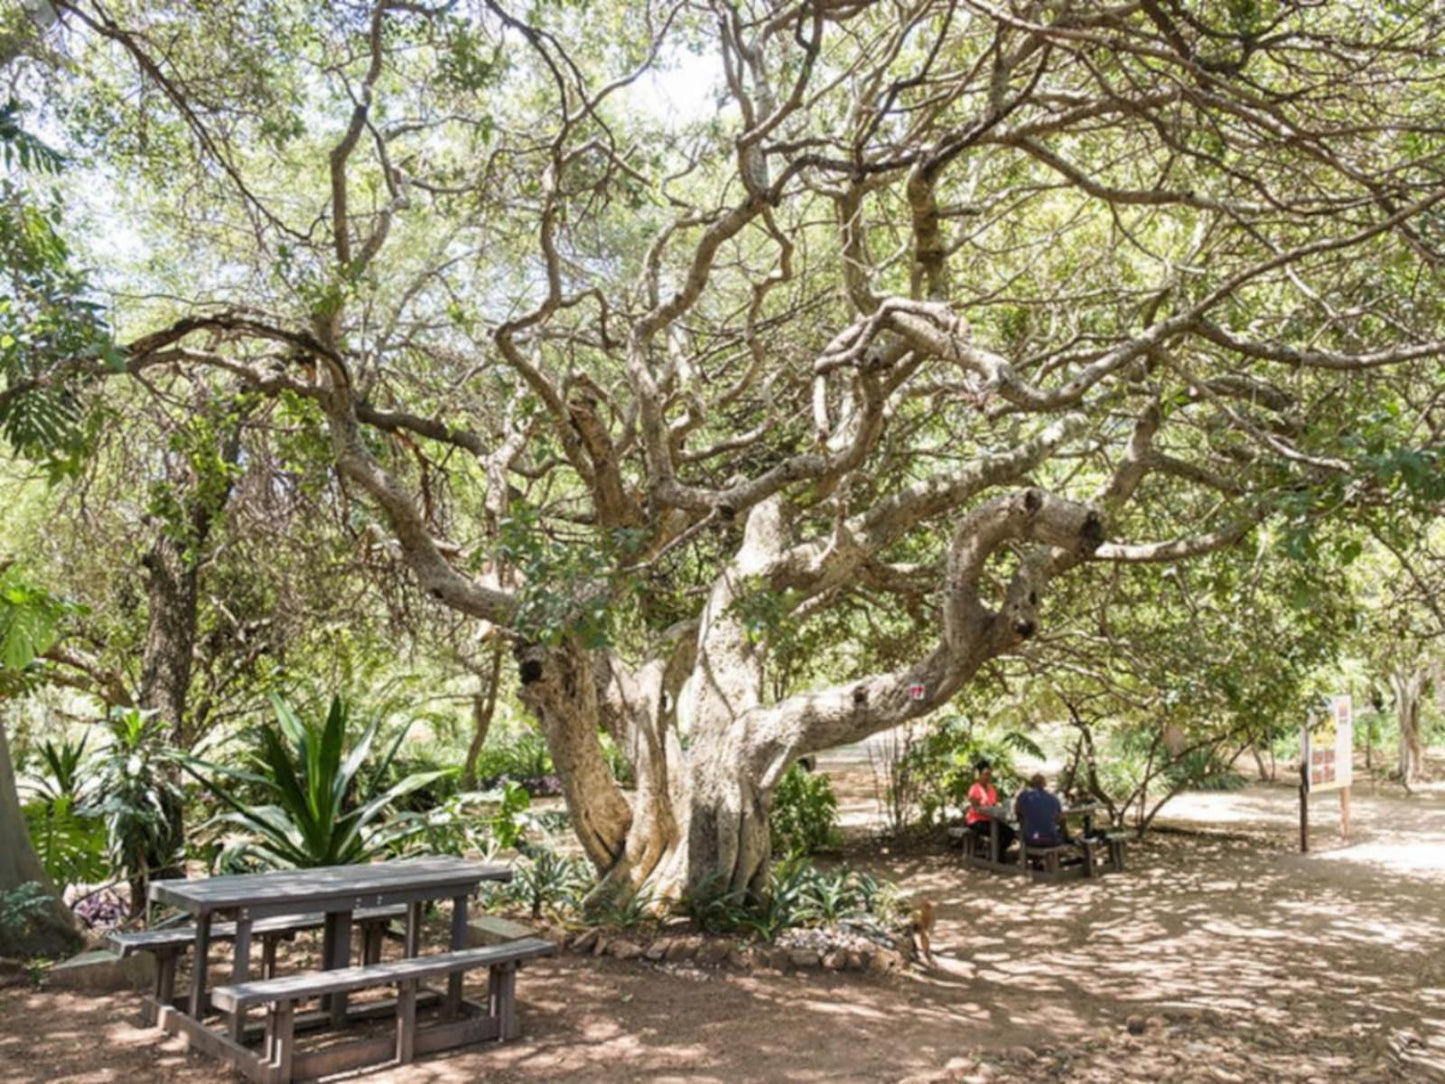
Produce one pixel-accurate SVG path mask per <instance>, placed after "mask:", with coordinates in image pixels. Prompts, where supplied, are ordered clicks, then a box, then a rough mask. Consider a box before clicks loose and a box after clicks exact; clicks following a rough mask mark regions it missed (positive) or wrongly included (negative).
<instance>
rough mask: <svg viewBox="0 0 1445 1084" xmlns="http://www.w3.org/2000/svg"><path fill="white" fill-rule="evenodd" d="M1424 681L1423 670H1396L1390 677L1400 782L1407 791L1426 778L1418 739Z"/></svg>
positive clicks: (1423, 754) (1422, 751)
mask: <svg viewBox="0 0 1445 1084" xmlns="http://www.w3.org/2000/svg"><path fill="white" fill-rule="evenodd" d="M1425 679H1426V674H1425V671H1423V670H1408V671H1407V670H1396V671H1395V672H1394V673H1392V674H1391V675H1390V684H1391V685H1393V686H1394V689H1395V714H1396V716H1397V717H1398V718H1399V720H1400V759H1399V771H1400V781H1401V782H1402V783H1404V784H1405V786H1407V787H1408V786H1410V785H1411V784H1412V783H1418V782H1420V781H1421V780H1422V779H1424V777H1425V748H1424V744H1423V742H1422V740H1421V736H1420V702H1421V700H1422V699H1423V698H1424V693H1425Z"/></svg>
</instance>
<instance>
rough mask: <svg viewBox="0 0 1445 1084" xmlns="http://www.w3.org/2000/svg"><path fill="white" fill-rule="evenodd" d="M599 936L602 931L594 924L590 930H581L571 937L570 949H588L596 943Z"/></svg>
mask: <svg viewBox="0 0 1445 1084" xmlns="http://www.w3.org/2000/svg"><path fill="white" fill-rule="evenodd" d="M601 936H602V931H601V930H599V929H597V928H596V927H595V926H594V927H593V928H592V929H590V930H583V931H582V932H581V933H579V934H578V935H577V936H576V937H574V938H572V951H573V952H587V951H589V950H590V949H591V948H592V946H593V945H595V944H597V939H598V938H599V937H601Z"/></svg>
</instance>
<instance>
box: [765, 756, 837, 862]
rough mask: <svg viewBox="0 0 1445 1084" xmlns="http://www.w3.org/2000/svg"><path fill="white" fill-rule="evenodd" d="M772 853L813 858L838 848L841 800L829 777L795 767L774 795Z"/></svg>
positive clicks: (769, 824)
mask: <svg viewBox="0 0 1445 1084" xmlns="http://www.w3.org/2000/svg"><path fill="white" fill-rule="evenodd" d="M768 826H769V829H770V831H771V833H772V843H773V853H774V854H779V855H788V854H812V853H814V852H815V851H821V850H826V849H828V848H830V847H836V846H837V844H838V798H837V796H836V795H835V794H834V793H833V784H832V783H831V782H830V781H829V779H828V777H827V776H826V775H822V774H820V773H817V772H808V771H804V770H803V768H802V766H801V765H799V764H794V765H793V766H792V767H791V768H789V769H788V771H787V774H786V775H784V776H783V779H782V782H780V783H779V784H778V786H777V789H776V790H775V791H773V808H772V811H771V812H770V813H769V815H768Z"/></svg>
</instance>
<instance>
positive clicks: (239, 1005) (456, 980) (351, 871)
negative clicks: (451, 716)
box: [113, 858, 552, 1084]
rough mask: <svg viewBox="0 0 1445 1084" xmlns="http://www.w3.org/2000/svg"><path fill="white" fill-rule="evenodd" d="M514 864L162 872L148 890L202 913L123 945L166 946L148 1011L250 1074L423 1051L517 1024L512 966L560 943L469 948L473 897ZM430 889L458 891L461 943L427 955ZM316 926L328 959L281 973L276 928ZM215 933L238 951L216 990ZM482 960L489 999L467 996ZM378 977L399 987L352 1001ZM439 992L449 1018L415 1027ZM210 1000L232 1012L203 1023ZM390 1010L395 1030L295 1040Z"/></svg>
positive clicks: (454, 912)
mask: <svg viewBox="0 0 1445 1084" xmlns="http://www.w3.org/2000/svg"><path fill="white" fill-rule="evenodd" d="M511 875H512V873H511V870H510V869H509V868H507V867H506V866H498V865H485V864H482V863H479V862H470V861H466V860H464V859H460V858H420V859H403V860H399V861H393V862H381V863H376V864H372V865H359V866H332V867H324V868H320V869H302V870H278V871H276V872H273V873H258V874H246V875H243V876H235V877H212V878H209V879H198V880H172V881H156V882H153V883H152V884H151V886H150V899H151V902H153V903H157V902H158V903H163V904H167V905H169V906H172V907H174V908H176V909H177V910H180V911H181V912H183V913H184V914H187V915H189V916H191V917H192V919H193V920H194V924H193V925H191V926H185V927H179V928H176V929H162V930H148V931H145V932H143V933H138V934H123V935H118V937H117V938H116V939H114V940H113V944H115V946H116V948H117V949H118V950H119V951H120V952H121V953H122V954H128V953H131V952H142V951H145V952H155V953H157V955H158V956H160V957H161V960H162V962H163V966H162V967H161V968H159V969H158V976H157V986H156V991H155V994H154V996H152V997H148V998H146V999H145V1015H146V1018H147V1020H148V1021H149V1022H152V1023H155V1024H157V1025H158V1026H160V1027H161V1028H163V1029H165V1030H166V1031H168V1032H170V1033H171V1034H173V1035H179V1036H181V1037H183V1038H184V1039H185V1040H186V1041H187V1042H188V1043H189V1044H190V1045H193V1046H195V1047H197V1048H198V1049H201V1050H204V1051H206V1052H208V1053H210V1054H212V1055H214V1056H217V1057H220V1058H222V1059H224V1060H225V1061H227V1062H229V1063H230V1064H231V1065H233V1066H234V1067H235V1068H237V1069H239V1070H240V1071H241V1072H242V1073H243V1074H245V1075H246V1076H247V1077H249V1078H250V1079H251V1080H254V1081H257V1082H264V1084H278V1082H282V1081H290V1080H292V1079H295V1078H296V1077H297V1076H315V1075H321V1074H322V1073H335V1072H342V1071H345V1070H348V1069H356V1068H361V1067H362V1066H366V1065H370V1064H373V1063H375V1062H377V1061H384V1060H387V1059H389V1058H392V1057H396V1056H400V1055H402V1054H405V1055H406V1056H407V1057H411V1056H412V1055H413V1054H414V1053H416V1052H418V1051H421V1052H426V1051H432V1050H440V1049H444V1048H446V1047H450V1046H456V1045H461V1044H463V1043H471V1042H477V1041H480V1040H482V1039H486V1038H496V1039H506V1038H511V1037H514V1036H515V1023H514V1020H515V1007H514V1005H515V1001H514V999H515V992H514V991H515V985H514V984H515V972H516V969H517V967H519V966H520V965H521V963H522V962H523V961H524V960H527V959H531V958H533V957H535V956H538V955H543V954H545V953H547V952H550V951H552V946H551V945H550V944H548V943H547V942H537V941H535V939H531V940H529V941H528V942H526V943H523V942H512V943H510V944H507V945H499V946H492V947H491V948H489V949H486V950H477V951H475V952H470V951H468V950H467V948H466V941H467V901H468V897H470V896H471V895H472V894H473V893H474V892H475V891H476V889H477V887H478V886H479V885H480V884H481V883H482V882H483V881H506V880H510V879H511ZM432 900H451V904H452V906H451V928H450V934H451V937H450V945H449V948H450V950H451V951H450V952H446V953H442V954H440V955H437V956H422V955H421V921H422V908H423V907H424V905H425V904H426V903H427V902H428V901H432ZM403 916H404V917H405V919H406V930H405V934H404V936H403V938H402V941H403V959H402V960H399V961H392V962H389V963H387V962H382V961H381V941H382V935H383V933H384V932H385V930H386V928H387V925H388V924H389V923H390V922H391V921H392V920H393V919H395V918H400V917H403ZM221 919H227V920H228V921H221ZM317 926H319V927H320V928H321V930H322V932H323V937H322V949H321V967H322V970H320V971H315V972H307V973H303V974H298V975H289V976H285V977H279V976H276V975H275V952H274V944H275V941H276V940H279V939H280V938H283V937H286V936H294V934H295V933H296V932H298V931H300V930H302V929H308V928H311V929H314V928H316V927H317ZM353 926H360V927H361V928H362V929H363V931H365V932H364V936H363V939H362V962H361V965H360V966H359V967H350V966H349V965H350V963H351V930H352V928H353ZM253 938H260V939H261V940H262V942H263V945H265V946H266V948H267V951H266V954H265V955H266V960H265V962H264V966H263V977H262V978H261V979H259V980H257V981H255V982H253V981H251V967H250V963H251V961H250V953H251V943H252V940H253ZM213 941H227V942H229V943H230V944H231V945H232V946H233V955H234V962H233V965H232V968H231V976H230V980H229V983H228V984H227V985H226V986H222V987H217V988H216V989H214V990H212V989H208V984H207V979H208V967H209V955H210V948H211V943H212V942H213ZM187 946H189V947H190V950H191V954H192V955H191V965H192V970H191V985H190V990H189V992H188V993H187V994H186V995H185V996H183V997H177V996H176V995H175V974H176V971H175V965H176V961H177V958H178V957H179V956H180V955H181V954H182V953H183V952H184V951H185V950H186V948H187ZM401 965H407V966H401ZM482 966H486V967H488V968H489V969H490V972H491V973H490V985H489V994H488V1000H487V1003H486V1004H485V1005H483V1004H478V1003H475V1002H472V1001H468V1000H466V999H465V998H463V996H462V993H463V980H464V977H465V974H466V972H467V971H468V970H471V969H474V968H478V967H482ZM437 977H445V978H446V979H447V984H446V989H445V991H444V992H442V991H438V990H431V989H430V988H427V987H425V986H423V985H422V983H423V981H424V980H425V979H428V978H437ZM380 986H394V987H396V988H397V996H396V998H395V999H393V1000H389V1001H384V1002H378V1003H375V1004H368V1005H364V1006H360V1007H358V1008H356V1009H349V1008H348V1004H347V998H348V995H349V994H351V993H354V992H356V991H358V990H365V989H368V988H372V987H380ZM313 999H320V1000H321V1003H322V1007H321V1011H320V1012H315V1013H307V1014H304V1015H303V1014H298V1013H296V1012H295V1007H296V1005H297V1004H298V1003H300V1002H304V1001H307V1000H313ZM438 1004H439V1005H440V1007H441V1012H442V1015H443V1017H444V1018H445V1021H446V1022H444V1023H442V1024H441V1025H438V1026H434V1027H430V1028H426V1029H420V1030H419V1029H417V1028H416V1026H415V1013H416V1009H417V1008H418V1007H419V1006H428V1007H429V1006H432V1005H438ZM255 1005H266V1006H268V1015H267V1020H266V1023H265V1025H264V1027H254V1026H248V1024H247V1021H246V1015H247V1009H248V1008H250V1007H253V1006H255ZM213 1012H214V1013H219V1014H221V1016H222V1021H221V1025H222V1026H221V1027H220V1028H219V1029H218V1028H216V1027H213V1026H211V1025H210V1024H209V1023H208V1022H207V1016H208V1014H211V1013H213ZM393 1013H396V1014H398V1031H397V1036H396V1038H395V1039H394V1040H392V1039H388V1040H386V1041H385V1042H384V1043H383V1042H382V1041H381V1040H377V1039H363V1040H357V1041H353V1042H350V1043H345V1044H340V1045H335V1046H328V1047H327V1048H325V1049H324V1050H317V1051H311V1052H302V1053H298V1052H296V1051H295V1050H294V1035H295V1033H296V1032H298V1031H301V1030H307V1029H313V1028H318V1027H326V1026H328V1025H329V1026H332V1027H341V1026H343V1025H346V1024H348V1023H351V1022H353V1021H357V1020H362V1019H370V1018H375V1017H380V1016H386V1015H391V1014H393Z"/></svg>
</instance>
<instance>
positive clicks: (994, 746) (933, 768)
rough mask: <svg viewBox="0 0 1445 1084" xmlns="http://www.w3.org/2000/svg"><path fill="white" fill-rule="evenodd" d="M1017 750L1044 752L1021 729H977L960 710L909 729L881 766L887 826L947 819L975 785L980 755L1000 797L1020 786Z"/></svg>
mask: <svg viewBox="0 0 1445 1084" xmlns="http://www.w3.org/2000/svg"><path fill="white" fill-rule="evenodd" d="M1021 753H1022V754H1027V755H1029V756H1032V757H1034V758H1036V759H1043V756H1044V754H1043V750H1042V749H1040V748H1039V747H1038V745H1037V744H1036V743H1035V742H1034V741H1033V739H1031V738H1030V737H1029V736H1028V735H1027V734H1024V733H1022V732H1021V731H1016V730H1010V731H1005V732H1003V733H1001V734H997V735H990V734H987V733H984V734H979V733H977V732H976V731H975V729H974V726H973V724H972V722H970V721H969V720H968V719H967V718H965V717H963V716H960V715H953V716H944V717H942V718H939V719H937V720H935V721H933V722H932V723H930V724H929V725H928V726H927V727H926V728H925V729H923V730H922V731H921V732H918V731H912V730H910V731H909V732H907V734H906V736H905V737H904V739H903V741H902V744H901V747H900V748H898V749H897V750H896V751H895V752H894V754H893V756H892V757H891V759H890V762H889V763H888V764H887V765H886V766H885V769H884V772H883V774H884V775H885V776H886V778H885V780H884V795H883V796H882V801H883V803H884V806H885V809H886V810H888V811H889V814H890V815H889V816H888V820H889V821H890V827H891V828H892V829H893V830H894V831H895V832H904V831H907V830H908V829H910V828H912V827H914V826H918V827H922V828H924V829H929V828H935V827H937V826H939V825H940V824H943V823H945V822H946V821H947V820H948V819H949V817H950V815H951V814H950V810H959V811H961V810H963V809H964V808H965V807H966V806H967V805H968V789H969V787H970V786H972V785H973V780H974V770H973V766H974V764H976V763H977V762H978V761H979V760H980V759H985V760H987V761H989V763H990V764H991V765H992V767H993V780H994V786H995V787H997V788H998V791H999V799H1000V801H1002V800H1004V798H1005V796H1006V795H1008V794H1011V793H1013V792H1015V791H1016V790H1018V788H1019V786H1020V783H1021V779H1020V776H1019V772H1018V769H1017V768H1016V767H1015V765H1014V757H1015V756H1017V755H1019V754H1021ZM876 770H877V769H876V766H875V771H876Z"/></svg>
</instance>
